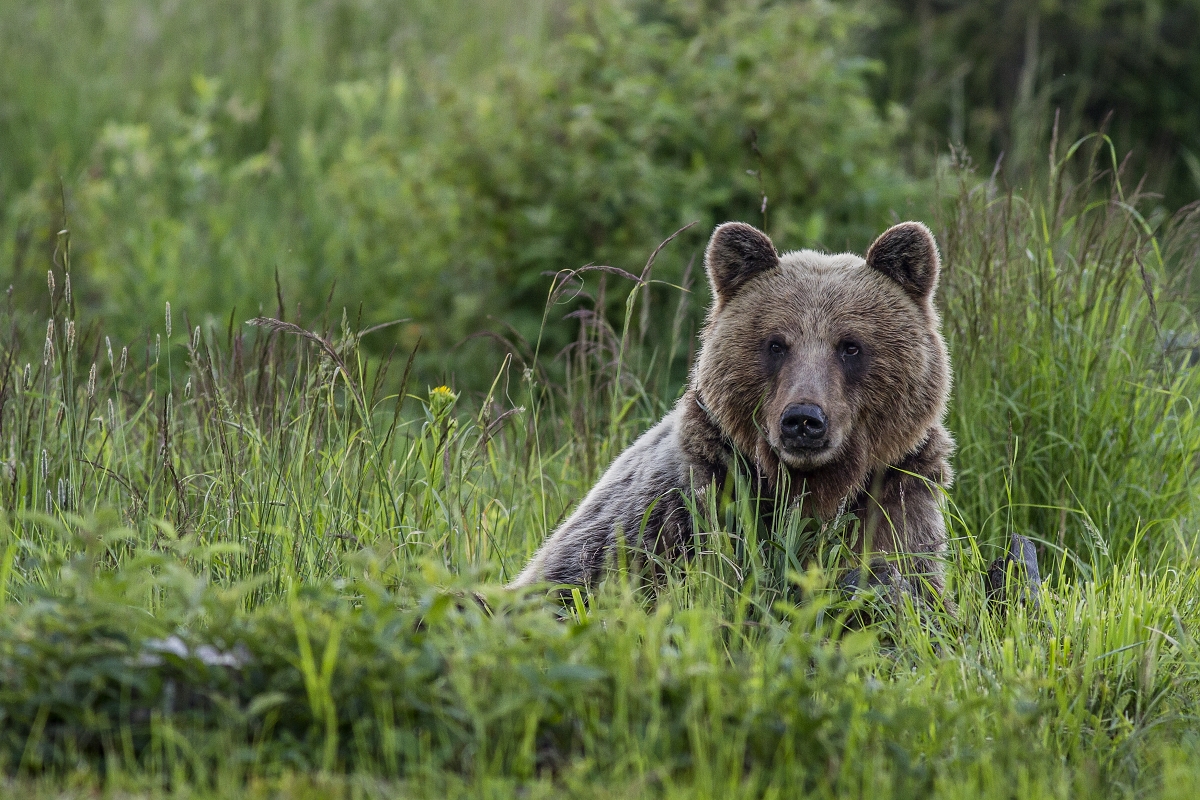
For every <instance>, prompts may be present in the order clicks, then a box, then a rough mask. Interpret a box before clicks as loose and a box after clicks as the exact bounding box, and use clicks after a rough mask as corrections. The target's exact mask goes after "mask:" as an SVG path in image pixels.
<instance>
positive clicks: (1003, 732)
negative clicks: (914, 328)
mask: <svg viewBox="0 0 1200 800" xmlns="http://www.w3.org/2000/svg"><path fill="white" fill-rule="evenodd" d="M1072 149H1073V150H1075V151H1076V152H1073V153H1071V154H1070V157H1071V158H1072V159H1080V160H1082V161H1083V163H1084V165H1085V166H1086V165H1087V164H1089V163H1090V164H1091V169H1090V170H1085V171H1084V172H1083V174H1084V176H1085V178H1084V179H1083V180H1073V179H1070V178H1069V177H1068V176H1067V175H1066V172H1065V170H1064V169H1059V171H1058V172H1057V174H1056V175H1055V179H1054V180H1053V181H1052V182H1051V183H1049V184H1048V185H1046V186H1043V187H1042V192H1041V193H1040V194H1037V195H1033V196H1021V195H1020V194H1018V193H1016V192H1013V191H1011V190H1010V191H1000V190H999V189H998V188H997V186H996V185H995V184H993V183H990V182H988V181H985V180H980V179H979V178H978V177H977V176H975V175H973V174H972V173H971V172H970V171H968V170H958V171H955V172H951V173H948V174H947V175H946V176H945V182H944V184H943V189H942V191H943V192H944V195H943V196H942V198H941V200H942V201H941V202H939V203H938V204H937V206H936V208H935V209H933V210H931V213H936V214H939V215H940V216H939V217H938V218H937V219H936V220H931V221H932V222H934V223H935V225H936V227H935V230H936V231H937V232H938V235H939V237H940V240H941V244H942V247H943V250H944V258H945V264H946V267H945V279H944V283H943V286H942V289H941V292H942V303H943V311H944V314H945V320H946V328H947V335H948V338H949V341H950V346H951V350H952V353H953V357H954V362H955V395H954V401H953V406H952V409H951V412H950V420H949V421H950V428H951V430H953V431H954V433H955V434H956V436H957V437H958V441H959V454H958V456H957V457H956V468H957V470H958V482H957V485H956V487H955V489H954V490H952V491H951V493H950V496H949V498H948V502H949V512H948V513H949V516H950V520H951V526H952V533H953V537H954V542H953V548H952V556H951V559H950V564H949V570H950V583H951V586H952V590H953V591H954V593H955V596H956V599H957V600H958V603H959V607H960V610H959V614H958V616H957V618H952V617H941V618H937V619H933V620H931V619H930V617H929V612H927V611H925V612H921V611H919V610H917V609H914V608H911V607H907V606H906V607H905V608H902V609H899V610H898V611H896V612H894V613H890V612H889V613H887V614H883V615H877V617H876V622H875V623H874V624H871V625H868V626H867V627H865V628H862V627H860V626H856V625H854V624H851V622H852V620H853V618H854V617H855V615H856V613H857V612H858V611H859V610H860V608H859V606H860V605H861V603H863V602H869V601H862V600H855V601H848V600H846V599H845V598H844V597H842V596H841V595H840V594H839V593H838V592H837V590H836V589H833V588H831V586H832V583H833V580H834V579H835V578H836V575H837V572H836V570H837V563H838V561H837V554H838V547H839V540H838V536H839V535H841V533H842V532H840V531H833V532H831V531H823V530H818V529H817V528H815V526H813V525H812V524H811V523H810V522H809V521H805V520H798V519H789V520H788V521H787V522H786V524H784V525H782V526H780V528H779V529H778V530H776V531H774V532H772V531H767V530H763V529H761V527H760V526H759V525H758V524H757V523H756V522H755V519H756V515H755V513H754V511H753V509H751V508H747V507H743V505H744V504H743V505H736V504H735V506H734V507H732V508H731V509H730V510H729V511H728V512H727V513H726V516H725V519H723V520H718V523H719V524H718V525H717V527H716V528H714V529H712V530H710V531H709V534H710V535H708V536H706V538H705V542H706V544H705V546H704V547H703V548H701V551H700V554H699V555H698V556H697V557H696V558H695V559H693V560H691V561H688V562H686V563H684V564H682V565H680V567H679V569H678V571H677V572H675V573H672V574H670V575H668V576H667V577H666V578H665V579H664V581H663V583H662V584H661V585H659V586H658V587H657V588H656V591H654V592H648V591H646V589H645V587H642V586H639V585H636V584H633V583H631V582H630V581H628V580H623V579H621V578H620V576H619V575H618V576H615V577H614V578H613V579H611V580H609V581H606V582H605V583H604V584H602V585H601V586H600V587H598V588H597V589H596V590H595V592H594V593H592V594H590V595H588V596H584V595H577V596H576V597H574V598H572V600H571V601H569V602H568V603H567V604H566V605H565V606H563V605H560V604H558V603H557V602H555V601H551V600H543V599H540V598H537V597H535V598H518V597H514V596H511V595H509V594H507V593H505V592H504V591H503V590H502V589H500V588H499V586H500V584H501V583H502V582H503V580H504V579H505V578H506V577H509V576H511V575H513V574H514V572H515V570H517V569H519V567H520V565H521V563H522V562H523V560H524V559H525V558H526V557H527V555H528V554H529V553H530V552H531V550H532V548H534V547H535V546H536V545H537V543H538V542H539V541H540V540H541V538H542V537H543V535H544V534H545V532H546V531H548V530H549V529H551V528H552V527H553V526H554V524H555V523H556V521H557V520H559V519H561V518H562V515H563V514H564V512H565V511H566V510H567V509H568V508H569V507H570V504H571V503H572V502H573V501H574V500H575V499H577V498H578V497H580V496H581V495H582V493H583V492H584V491H585V490H586V488H587V487H588V486H589V485H590V484H591V483H592V481H594V479H595V478H596V476H597V475H598V473H599V471H601V470H602V469H603V467H604V466H605V465H606V463H607V462H608V461H609V460H611V458H612V457H613V456H614V455H615V453H616V452H618V451H619V450H620V448H621V447H623V446H624V445H625V444H626V443H628V442H629V441H630V440H631V439H632V438H633V437H634V436H636V434H637V433H638V432H640V431H641V430H643V429H645V427H647V426H648V425H649V424H651V422H652V421H653V420H654V419H655V418H657V416H659V415H660V414H661V413H662V412H663V411H664V409H665V408H667V407H668V406H669V405H670V403H671V402H672V401H673V399H674V394H673V393H672V388H671V387H670V386H669V385H664V382H665V380H666V379H665V378H663V376H665V375H669V374H670V373H671V370H670V369H668V368H667V367H668V366H669V362H670V361H671V360H672V359H675V358H681V357H682V358H686V353H687V343H686V342H684V341H665V342H663V343H662V345H661V346H654V344H653V343H652V342H645V343H642V344H640V345H639V344H638V326H639V320H640V317H641V315H640V305H639V304H640V302H641V299H642V298H643V297H644V296H645V295H644V294H643V290H644V285H643V284H642V283H637V282H632V281H631V282H629V285H628V286H626V287H624V288H625V290H626V292H627V293H626V295H625V297H626V300H625V304H626V308H627V309H628V313H627V314H626V315H625V318H624V319H625V323H624V324H623V325H620V326H610V325H609V324H608V323H607V322H606V321H605V319H604V317H602V316H600V315H590V316H589V315H577V318H578V319H579V320H580V327H579V334H578V338H577V339H576V341H575V342H574V343H573V345H572V346H570V347H568V348H566V349H565V350H563V351H562V352H559V353H550V352H539V351H538V350H537V349H536V345H535V346H534V349H533V350H532V352H523V350H522V347H521V346H514V347H513V348H512V351H511V353H510V354H509V355H508V356H506V357H505V358H504V359H503V360H502V361H501V362H500V363H498V364H497V371H496V373H495V380H494V381H493V383H492V384H491V386H490V388H489V389H488V390H487V391H486V392H479V393H478V395H477V396H475V395H469V394H468V393H466V392H455V391H454V390H452V389H450V388H449V387H433V388H429V387H423V386H419V385H415V384H414V381H413V379H412V374H411V370H412V363H413V359H412V357H411V354H405V353H398V354H396V355H395V356H394V357H393V358H391V359H372V358H367V357H365V356H364V354H363V347H362V340H363V339H364V338H365V337H367V336H370V335H371V331H370V330H369V329H367V330H357V329H355V328H354V326H353V324H352V323H351V322H350V321H349V318H348V316H347V315H345V314H343V315H341V319H340V320H339V319H337V318H336V317H332V316H331V317H330V318H328V319H325V320H318V321H317V324H313V325H310V326H309V327H307V328H306V327H302V326H300V325H297V324H295V323H291V322H288V321H286V320H282V319H279V318H258V319H257V320H254V321H251V322H252V323H253V324H243V321H242V320H237V319H235V320H233V321H232V322H231V323H230V324H228V325H221V324H216V323H213V324H209V325H199V326H192V325H190V324H188V323H185V322H184V321H183V320H181V319H179V318H178V316H177V315H176V316H175V317H173V316H172V314H171V311H170V310H169V309H168V308H164V315H163V319H162V323H161V324H156V325H155V326H154V328H153V330H151V331H148V334H147V337H146V339H145V346H144V347H139V348H137V349H130V348H128V347H121V348H119V349H118V348H116V347H114V346H112V344H111V340H110V339H109V338H108V337H107V336H106V334H105V333H104V332H103V329H102V327H101V326H100V325H99V324H97V323H96V322H95V321H94V320H89V319H87V318H86V316H85V315H83V314H82V313H80V312H78V311H77V306H76V297H75V296H74V295H73V290H72V288H71V285H70V275H71V272H70V269H69V266H70V261H69V258H70V254H69V241H68V239H69V235H70V234H69V232H64V233H63V234H62V242H61V253H60V258H61V263H62V264H63V265H64V267H67V269H63V270H59V269H50V270H49V271H48V285H47V294H46V295H45V297H44V299H43V306H42V309H43V312H44V313H45V314H46V316H47V318H48V320H49V322H48V324H47V328H46V336H45V339H44V340H42V341H38V342H36V343H35V344H33V345H30V344H25V345H22V342H20V341H18V340H17V339H16V338H10V339H9V341H8V342H7V343H6V347H5V353H6V359H5V368H4V372H3V380H2V382H0V387H2V388H0V390H2V397H3V406H2V408H3V417H2V421H3V432H4V439H5V445H6V448H7V453H6V458H5V461H4V478H5V480H4V483H3V492H4V504H5V513H4V516H3V531H2V533H0V552H2V553H3V562H2V568H0V586H2V587H3V592H4V603H5V613H4V615H3V618H2V620H0V670H2V673H3V675H4V680H3V682H2V684H0V714H2V715H3V725H2V726H0V759H2V760H3V764H4V770H5V773H6V774H7V775H8V776H9V778H7V781H8V782H7V783H6V784H5V788H6V791H8V792H9V793H14V794H15V793H20V794H22V795H23V796H54V795H55V794H56V793H59V792H62V793H64V794H65V795H66V796H72V795H73V793H77V792H81V791H84V790H85V789H86V787H90V786H102V787H107V789H108V790H110V791H113V792H117V793H118V795H119V796H159V795H161V794H172V795H176V794H177V795H179V796H210V795H211V796H221V795H225V794H229V793H234V792H242V791H245V792H247V793H248V794H249V795H251V796H253V795H254V794H255V793H258V794H259V795H261V796H285V797H304V796H330V795H332V796H346V797H368V796H393V795H395V794H397V793H403V794H413V795H417V796H422V795H429V796H455V795H462V796H481V795H486V796H507V795H510V794H513V793H519V794H521V796H542V795H546V796H549V795H558V794H561V793H563V792H566V793H570V794H579V795H583V796H621V797H625V796H689V797H690V796H722V797H729V796H747V797H749V796H796V795H804V796H829V797H833V796H871V797H915V796H931V795H932V796H952V797H974V796H978V797H1014V796H1020V797H1067V796H1078V795H1080V794H1087V795H1096V796H1114V797H1175V796H1178V797H1186V796H1192V795H1193V794H1194V792H1195V791H1196V790H1197V788H1198V787H1200V770H1197V768H1196V764H1197V763H1198V762H1197V755H1198V748H1200V740H1198V739H1197V733H1196V731H1197V726H1196V719H1195V715H1194V712H1193V709H1194V708H1195V703H1196V702H1197V700H1198V699H1200V698H1198V696H1197V695H1198V691H1200V660H1198V656H1200V651H1198V650H1197V643H1196V635H1197V630H1198V628H1197V625H1198V623H1200V599H1198V595H1197V588H1198V587H1197V585H1196V581H1197V574H1200V573H1198V571H1197V566H1198V561H1200V553H1197V552H1196V547H1195V525H1196V520H1197V516H1196V514H1197V491H1196V488H1197V487H1196V477H1195V470H1196V463H1197V462H1196V459H1197V454H1198V453H1200V421H1198V420H1197V418H1196V411H1195V408H1194V406H1193V398H1195V397H1196V396H1198V390H1200V371H1198V370H1196V369H1195V359H1196V355H1195V339H1194V338H1188V337H1189V336H1192V337H1194V333H1191V331H1193V330H1194V328H1189V327H1187V326H1188V325H1190V315H1189V313H1188V312H1187V309H1186V306H1185V305H1183V304H1181V303H1180V302H1178V300H1177V298H1176V297H1175V296H1174V295H1173V294H1172V283H1173V281H1172V279H1171V275H1173V274H1175V273H1176V272H1177V271H1178V267H1179V266H1180V265H1183V266H1185V267H1186V265H1187V264H1190V263H1194V260H1195V257H1196V255H1195V248H1196V247H1197V236H1196V234H1197V229H1196V223H1197V219H1196V212H1195V211H1194V210H1191V211H1189V210H1187V209H1185V210H1184V211H1183V212H1181V213H1180V214H1178V215H1175V216H1174V217H1173V218H1166V219H1160V220H1159V221H1158V222H1157V223H1154V224H1152V223H1151V222H1148V221H1147V220H1146V218H1144V217H1143V216H1142V215H1141V214H1140V213H1139V211H1138V208H1139V206H1140V205H1141V199H1140V198H1139V197H1138V196H1137V194H1136V193H1135V192H1131V191H1127V190H1126V189H1124V188H1123V186H1122V185H1121V183H1120V181H1119V180H1118V178H1117V177H1116V176H1115V175H1114V172H1113V166H1114V162H1113V161H1112V159H1111V151H1110V150H1109V149H1108V148H1107V147H1106V145H1105V143H1104V141H1103V140H1102V139H1099V138H1094V139H1091V140H1088V141H1085V142H1082V143H1080V144H1079V145H1078V146H1077V147H1073V148H1072ZM1066 155H1067V154H1066V152H1065V148H1064V159H1065V156H1066ZM1088 159H1090V161H1089V160H1088ZM1065 163H1066V162H1065V160H1064V162H1063V163H1060V164H1059V167H1062V166H1063V164H1065ZM669 246H670V245H668V247H669ZM651 275H652V273H651ZM562 277H564V276H558V277H556V278H554V279H551V278H547V292H548V295H549V297H550V300H549V302H548V304H547V312H546V313H547V316H549V315H551V314H554V313H556V305H555V304H556V303H561V302H562V295H563V294H564V293H562V292H558V293H556V294H558V297H555V296H554V295H555V293H551V292H550V290H551V286H552V285H554V284H555V283H558V281H559V279H560V278H562ZM566 285H569V284H566ZM677 294H678V296H677V300H676V304H675V307H674V308H667V309H651V311H650V313H651V314H674V315H675V316H676V317H677V318H682V317H683V316H684V314H685V313H686V306H687V305H688V304H690V303H694V302H697V299H696V298H695V297H694V296H692V295H691V294H690V293H684V292H678V293H677ZM9 314H10V316H11V315H12V311H11V309H10V311H9ZM15 330H16V329H15V327H13V326H10V327H9V335H10V337H16V333H15ZM26 342H28V340H26ZM1180 343H1183V344H1182V345H1181V344H1180ZM555 362H558V366H559V367H560V368H559V369H558V370H557V373H558V374H560V375H561V376H563V377H561V378H555V377H554V375H553V374H552V371H551V370H550V369H548V365H550V364H553V363H555ZM392 385H398V386H400V387H401V388H400V390H399V391H392V390H389V389H387V388H386V387H388V386H392ZM677 390H678V388H677V387H675V389H674V391H677ZM1014 532H1016V533H1021V534H1023V535H1026V536H1029V537H1031V538H1032V539H1033V540H1034V541H1036V542H1037V544H1038V548H1039V553H1040V560H1041V564H1042V570H1043V572H1044V573H1045V578H1046V583H1045V587H1044V591H1043V595H1042V603H1041V606H1040V608H1033V607H1030V606H1027V605H1022V604H1020V603H1013V604H1011V605H1010V606H1008V607H1007V611H1001V610H1000V609H998V608H997V607H996V606H989V605H987V603H986V602H985V598H984V589H983V586H984V584H983V570H984V567H985V565H986V563H987V562H988V561H990V560H991V559H992V558H994V557H995V556H996V555H997V554H998V553H999V551H1000V547H1001V546H1002V544H1003V542H1005V541H1006V538H1007V536H1008V535H1010V534H1011V533H1014ZM474 592H479V593H480V594H481V596H482V597H483V598H485V599H486V603H487V606H488V608H487V609H485V608H484V607H483V606H481V605H480V604H479V603H477V602H476V601H475V600H473V599H472V598H473V593H474Z"/></svg>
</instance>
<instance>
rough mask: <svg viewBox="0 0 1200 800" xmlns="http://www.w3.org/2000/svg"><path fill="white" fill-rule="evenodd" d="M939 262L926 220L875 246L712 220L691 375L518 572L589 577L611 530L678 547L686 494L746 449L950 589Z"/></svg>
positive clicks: (912, 570) (716, 480)
mask: <svg viewBox="0 0 1200 800" xmlns="http://www.w3.org/2000/svg"><path fill="white" fill-rule="evenodd" d="M939 266H940V265H939V259H938V252H937V245H936V244H935V242H934V239H933V235H932V234H931V233H930V232H929V229H928V228H926V227H925V226H924V225H922V224H920V223H917V222H906V223H902V224H900V225H896V226H894V227H892V228H890V229H889V230H888V231H886V232H885V233H884V234H883V235H881V236H880V237H879V238H878V239H877V240H876V241H875V243H874V244H873V245H871V248H870V250H868V252H867V257H866V259H865V260H864V259H863V258H860V257H859V256H856V255H852V254H841V255H826V254H822V253H818V252H814V251H812V250H801V251H798V252H793V253H785V254H784V255H783V256H780V255H778V254H777V253H776V250H775V247H774V245H773V244H772V243H771V240H770V239H769V238H768V237H767V235H766V234H764V233H762V232H761V231H759V230H757V229H755V228H754V227H752V226H750V225H745V224H743V223H737V222H731V223H726V224H724V225H721V226H719V227H718V228H717V229H716V230H715V231H714V232H713V235H712V239H711V240H710V241H709V245H708V249H707V251H706V253H705V267H706V269H707V271H708V276H709V281H710V284H711V287H712V294H713V303H712V307H711V309H710V310H709V314H708V319H707V321H706V323H705V327H704V330H703V332H702V333H701V350H700V354H699V357H698V359H697V362H696V365H695V368H694V370H693V372H692V375H691V378H690V381H689V386H688V389H687V391H686V392H685V393H684V395H683V397H682V398H680V400H679V402H678V403H677V404H676V406H675V408H674V410H673V411H671V413H670V414H668V415H667V416H666V417H665V418H664V419H663V420H662V421H661V422H659V423H658V424H657V425H655V426H654V427H653V428H651V429H650V430H649V431H647V432H646V433H645V434H643V435H642V436H641V437H640V438H639V439H638V440H637V441H636V442H634V443H633V445H631V446H630V447H629V449H627V450H626V451H625V452H624V453H622V454H621V455H620V456H619V457H618V458H617V460H616V461H615V462H613V464H612V466H611V467H609V469H608V471H607V472H605V474H604V476H603V477H602V478H601V479H600V482H599V483H597V484H596V486H595V487H594V488H593V489H592V491H591V492H589V493H588V495H587V496H586V497H585V498H584V499H583V501H582V502H581V503H580V504H579V507H578V508H577V509H576V510H575V512H574V513H573V514H572V515H571V516H570V517H569V518H568V519H567V520H566V522H564V523H563V524H562V526H561V527H559V529H558V530H557V531H555V533H554V534H553V535H552V536H551V537H550V538H549V539H548V540H547V541H546V543H545V544H544V545H543V546H542V548H541V549H540V550H539V551H538V552H537V554H536V555H535V556H534V557H533V559H532V560H531V561H530V562H529V564H528V566H526V568H525V569H524V570H523V571H522V572H521V574H520V575H518V576H517V578H516V579H515V580H514V581H513V582H512V583H511V584H510V586H512V587H521V586H528V585H531V584H535V583H539V582H547V583H558V584H588V583H591V582H593V581H594V580H596V578H597V577H598V576H599V575H600V574H601V573H602V572H603V570H604V569H606V568H607V567H608V566H609V565H610V562H611V555H612V553H613V550H614V548H615V546H616V542H617V537H618V536H624V537H626V539H627V540H628V541H629V542H630V544H633V545H635V546H640V547H644V548H648V549H650V550H652V551H654V552H658V553H662V554H666V555H672V554H674V553H677V552H679V551H680V550H681V549H683V547H684V546H686V544H687V543H688V541H689V539H690V536H691V519H690V517H689V515H688V513H687V510H686V502H685V494H690V495H693V496H697V497H696V499H698V500H702V495H703V493H704V491H705V490H706V488H707V487H709V486H713V485H716V486H720V485H722V483H723V481H724V480H725V476H726V473H727V472H728V469H729V465H730V463H731V461H732V459H733V458H734V455H735V453H740V454H741V455H742V456H743V457H745V459H746V460H747V461H748V462H749V463H750V464H751V467H752V469H753V470H754V472H755V473H756V477H757V485H758V486H759V487H760V488H759V491H760V492H761V493H762V494H763V495H764V496H765V497H767V498H770V497H773V496H774V493H775V491H776V487H778V486H779V485H780V482H779V481H780V477H781V476H782V475H783V473H784V472H786V473H788V478H789V480H788V481H787V483H786V485H787V486H789V487H790V491H791V492H792V497H791V498H790V500H791V502H793V503H799V504H802V511H803V513H805V514H806V515H809V516H814V517H817V518H820V519H825V520H828V519H832V518H833V517H834V516H836V515H837V514H838V513H839V510H843V509H844V510H846V511H850V512H852V513H854V514H855V515H856V516H857V517H858V518H859V519H860V520H862V523H861V524H862V525H863V526H864V530H865V532H866V536H865V537H864V542H865V543H866V545H867V546H869V548H870V549H871V550H873V551H875V552H879V553H887V554H895V555H902V556H905V558H902V559H901V568H902V571H903V572H904V573H905V574H906V575H909V576H912V577H918V576H919V577H921V578H922V579H923V580H924V581H925V582H926V583H927V585H929V586H930V587H931V588H932V589H933V590H934V591H937V592H940V591H941V590H942V588H943V579H942V568H941V565H940V563H939V556H940V555H941V554H942V553H943V551H944V549H945V544H946V531H945V525H944V522H943V518H942V509H941V501H940V496H941V492H940V487H948V486H949V485H950V482H951V480H952V473H951V470H950V465H949V457H950V455H951V454H952V452H953V449H954V443H953V440H952V439H951V437H950V434H949V433H948V432H947V431H946V429H945V428H944V427H943V426H942V419H943V417H944V415H945V408H946V399H947V396H948V394H949V390H950V369H949V357H948V355H947V352H946V345H945V342H944V341H943V340H942V336H941V330H940V329H941V320H940V319H939V317H938V314H937V311H936V310H935V309H934V306H933V295H934V291H935V290H936V288H937V279H938V270H939ZM814 406H815V407H817V408H819V409H820V410H822V411H823V413H824V420H823V421H822V423H821V424H822V425H823V426H824V427H821V426H818V428H816V429H814V430H816V431H817V434H814V436H817V435H819V437H820V438H819V439H818V438H813V437H812V436H810V438H809V439H804V440H803V441H801V440H800V439H798V438H797V434H796V427H795V424H794V419H795V417H794V416H791V417H789V414H793V415H794V414H795V413H796V411H795V409H797V408H804V409H812V408H813V407H814ZM789 419H791V420H793V424H792V425H791V427H790V428H789V426H788V424H787V423H788V420H789ZM647 509H650V513H649V516H648V517H647V515H646V512H647Z"/></svg>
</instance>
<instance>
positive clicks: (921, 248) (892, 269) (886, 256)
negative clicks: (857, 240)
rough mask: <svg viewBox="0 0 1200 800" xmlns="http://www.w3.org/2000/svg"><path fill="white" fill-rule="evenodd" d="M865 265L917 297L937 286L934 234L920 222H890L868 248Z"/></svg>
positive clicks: (926, 293)
mask: <svg viewBox="0 0 1200 800" xmlns="http://www.w3.org/2000/svg"><path fill="white" fill-rule="evenodd" d="M867 266H868V267H870V268H871V269H877V270H879V271H880V272H882V273H883V274H884V275H887V276H888V277H889V278H891V279H892V280H894V281H895V282H896V283H898V284H900V287H901V288H902V289H904V291H906V292H908V293H909V294H910V295H912V296H913V298H915V299H917V300H924V299H926V298H928V297H929V296H930V295H932V294H933V290H934V289H935V288H937V281H938V271H939V270H940V269H941V259H940V258H939V257H938V249H937V242H935V241H934V240H933V234H932V233H930V232H929V228H926V227H925V226H924V225H922V224H921V223H920V222H901V223H900V224H899V225H893V226H892V227H890V228H888V229H887V230H886V231H884V232H883V234H882V235H881V236H880V237H879V238H878V239H876V240H875V243H874V244H873V245H871V249H870V250H868V251H867Z"/></svg>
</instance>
